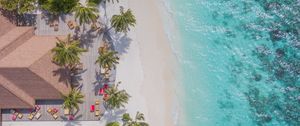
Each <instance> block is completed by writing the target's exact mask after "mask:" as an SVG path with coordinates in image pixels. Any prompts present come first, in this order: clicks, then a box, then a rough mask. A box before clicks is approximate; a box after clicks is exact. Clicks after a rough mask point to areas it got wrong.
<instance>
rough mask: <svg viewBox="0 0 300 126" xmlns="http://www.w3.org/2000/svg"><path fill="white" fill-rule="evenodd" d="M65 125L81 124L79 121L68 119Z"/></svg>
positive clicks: (76, 125) (78, 125)
mask: <svg viewBox="0 0 300 126" xmlns="http://www.w3.org/2000/svg"><path fill="white" fill-rule="evenodd" d="M65 126H81V123H80V122H79V121H68V122H67V124H66V125H65Z"/></svg>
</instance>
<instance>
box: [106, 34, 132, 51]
mask: <svg viewBox="0 0 300 126" xmlns="http://www.w3.org/2000/svg"><path fill="white" fill-rule="evenodd" d="M113 32H114V31H113ZM103 38H104V39H105V40H107V41H109V42H110V43H112V44H113V46H112V47H113V49H114V50H116V51H117V52H118V53H119V54H120V55H122V54H124V53H127V52H128V49H129V46H130V44H131V41H132V39H131V38H129V37H128V36H127V35H124V34H122V33H109V32H106V33H104V36H103Z"/></svg>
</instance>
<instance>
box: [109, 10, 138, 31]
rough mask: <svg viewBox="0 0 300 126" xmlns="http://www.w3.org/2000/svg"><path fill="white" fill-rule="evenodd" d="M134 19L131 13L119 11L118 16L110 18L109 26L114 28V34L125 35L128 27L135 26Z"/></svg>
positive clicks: (129, 11)
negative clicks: (122, 33) (120, 33)
mask: <svg viewBox="0 0 300 126" xmlns="http://www.w3.org/2000/svg"><path fill="white" fill-rule="evenodd" d="M135 24H136V19H135V16H134V15H133V14H132V11H131V10H130V9H128V10H127V11H126V12H124V11H123V9H121V14H120V15H114V16H113V17H112V18H111V26H112V27H113V28H115V30H116V32H124V33H127V32H128V31H129V30H130V29H129V27H130V26H135Z"/></svg>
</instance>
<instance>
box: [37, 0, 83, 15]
mask: <svg viewBox="0 0 300 126" xmlns="http://www.w3.org/2000/svg"><path fill="white" fill-rule="evenodd" d="M78 1H79V0H39V1H38V2H39V5H40V6H41V8H42V9H43V10H46V11H48V12H49V13H51V14H53V15H59V14H67V13H70V12H72V10H73V9H74V7H75V6H76V5H77V3H78Z"/></svg>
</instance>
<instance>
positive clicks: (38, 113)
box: [34, 112, 42, 120]
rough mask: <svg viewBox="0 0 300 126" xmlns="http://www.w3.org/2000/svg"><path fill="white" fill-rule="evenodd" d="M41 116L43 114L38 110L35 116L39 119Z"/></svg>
mask: <svg viewBox="0 0 300 126" xmlns="http://www.w3.org/2000/svg"><path fill="white" fill-rule="evenodd" d="M41 116H42V114H41V113H40V112H37V113H36V114H35V116H34V117H35V118H36V119H37V120H38V119H40V118H41Z"/></svg>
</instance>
